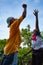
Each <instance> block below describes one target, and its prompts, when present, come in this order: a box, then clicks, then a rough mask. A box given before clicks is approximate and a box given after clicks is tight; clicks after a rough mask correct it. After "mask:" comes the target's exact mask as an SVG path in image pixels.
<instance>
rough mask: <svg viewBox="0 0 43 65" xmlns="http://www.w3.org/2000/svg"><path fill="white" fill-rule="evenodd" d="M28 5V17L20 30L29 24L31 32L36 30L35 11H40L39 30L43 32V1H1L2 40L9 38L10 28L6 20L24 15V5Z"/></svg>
mask: <svg viewBox="0 0 43 65" xmlns="http://www.w3.org/2000/svg"><path fill="white" fill-rule="evenodd" d="M24 3H25V4H27V15H26V18H25V19H24V20H23V21H22V23H21V25H20V30H21V29H22V28H25V27H26V26H27V25H28V24H29V25H30V27H31V28H30V30H31V31H33V29H34V28H35V16H34V15H33V11H34V9H38V10H39V16H38V18H39V28H40V31H43V0H0V39H7V38H9V28H8V27H7V23H6V20H7V18H8V17H11V16H12V17H14V18H19V17H20V16H21V15H22V13H23V7H22V4H24Z"/></svg>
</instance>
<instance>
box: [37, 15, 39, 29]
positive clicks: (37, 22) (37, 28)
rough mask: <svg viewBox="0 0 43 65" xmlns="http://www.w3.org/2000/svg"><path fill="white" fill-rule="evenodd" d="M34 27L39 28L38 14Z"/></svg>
mask: <svg viewBox="0 0 43 65" xmlns="http://www.w3.org/2000/svg"><path fill="white" fill-rule="evenodd" d="M36 29H37V30H39V25H38V15H37V16H36Z"/></svg>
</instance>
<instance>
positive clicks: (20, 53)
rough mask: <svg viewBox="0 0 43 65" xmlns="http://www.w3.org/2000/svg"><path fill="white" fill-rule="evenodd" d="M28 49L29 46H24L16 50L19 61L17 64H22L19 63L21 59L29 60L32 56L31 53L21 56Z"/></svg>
mask: <svg viewBox="0 0 43 65" xmlns="http://www.w3.org/2000/svg"><path fill="white" fill-rule="evenodd" d="M29 50H30V48H25V47H24V48H20V49H19V52H18V59H19V63H18V65H22V64H21V61H24V60H25V61H27V60H30V58H31V57H32V54H31V53H30V54H28V55H27V56H25V57H23V55H24V54H25V53H27V51H29Z"/></svg>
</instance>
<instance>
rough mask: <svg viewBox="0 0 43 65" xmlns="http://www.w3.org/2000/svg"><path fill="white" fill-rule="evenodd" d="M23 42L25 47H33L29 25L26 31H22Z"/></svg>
mask: <svg viewBox="0 0 43 65" xmlns="http://www.w3.org/2000/svg"><path fill="white" fill-rule="evenodd" d="M21 35H22V40H23V42H24V45H26V44H27V46H31V35H32V33H31V32H30V25H28V26H27V27H26V28H25V29H22V30H21Z"/></svg>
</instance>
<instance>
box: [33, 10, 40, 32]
mask: <svg viewBox="0 0 43 65" xmlns="http://www.w3.org/2000/svg"><path fill="white" fill-rule="evenodd" d="M38 12H39V11H38V10H36V9H35V10H34V12H33V14H34V15H35V17H36V26H35V29H36V30H37V31H39V24H38Z"/></svg>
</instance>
